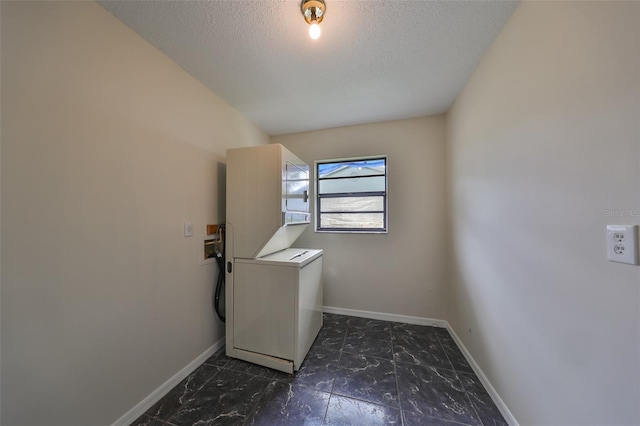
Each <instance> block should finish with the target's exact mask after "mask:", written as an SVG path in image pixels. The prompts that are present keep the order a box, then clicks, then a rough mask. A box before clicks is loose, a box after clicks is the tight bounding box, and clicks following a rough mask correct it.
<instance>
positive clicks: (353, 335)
mask: <svg viewBox="0 0 640 426" xmlns="http://www.w3.org/2000/svg"><path fill="white" fill-rule="evenodd" d="M342 351H343V352H351V353H359V354H362V355H371V356H377V357H379V358H386V359H393V351H392V350H391V332H390V331H389V330H386V331H385V330H383V331H376V330H372V331H370V330H367V329H357V328H355V329H352V328H351V327H349V329H348V330H347V335H346V337H345V340H344V345H343V346H342Z"/></svg>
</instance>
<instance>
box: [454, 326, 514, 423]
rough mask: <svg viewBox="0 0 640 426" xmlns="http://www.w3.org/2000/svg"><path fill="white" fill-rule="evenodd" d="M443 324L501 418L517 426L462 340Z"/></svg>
mask: <svg viewBox="0 0 640 426" xmlns="http://www.w3.org/2000/svg"><path fill="white" fill-rule="evenodd" d="M444 322H445V323H446V327H447V330H449V333H450V334H451V336H453V340H454V341H455V342H456V345H458V347H459V348H460V350H461V351H462V354H463V355H464V357H465V358H466V359H467V362H468V363H469V365H470V366H471V368H473V371H474V372H475V373H476V376H478V378H479V379H480V382H482V384H483V386H484V388H485V389H486V390H487V392H488V393H489V396H490V397H491V399H493V402H494V403H495V404H496V407H498V410H500V413H501V414H502V417H504V419H505V420H506V421H507V423H509V425H510V426H519V424H518V421H517V420H516V418H515V417H514V416H513V414H511V411H509V408H507V405H506V404H505V403H504V401H503V400H502V398H500V395H498V392H497V391H496V390H495V388H494V387H493V385H492V384H491V382H490V381H489V379H487V376H486V375H485V374H484V372H483V371H482V369H481V368H480V366H479V365H478V363H477V362H476V361H475V360H474V359H473V357H472V356H471V354H470V353H469V350H468V349H467V348H466V346H465V345H464V343H462V340H460V337H458V335H457V334H456V332H455V331H453V328H452V327H451V324H449V322H448V321H444Z"/></svg>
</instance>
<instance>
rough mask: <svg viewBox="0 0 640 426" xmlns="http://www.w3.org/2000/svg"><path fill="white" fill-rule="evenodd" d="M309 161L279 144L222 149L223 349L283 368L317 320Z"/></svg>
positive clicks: (304, 348)
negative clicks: (300, 245) (304, 244)
mask: <svg viewBox="0 0 640 426" xmlns="http://www.w3.org/2000/svg"><path fill="white" fill-rule="evenodd" d="M310 222H311V212H310V209H309V166H308V165H307V164H305V163H304V162H303V161H302V160H300V159H299V158H298V157H296V156H295V155H294V154H293V153H291V152H290V151H288V150H287V149H286V148H284V147H283V146H282V145H279V144H272V145H263V146H258V147H248V148H235V149H229V150H227V224H226V249H225V251H226V262H227V265H226V269H227V271H226V279H225V281H226V289H225V298H226V353H227V355H228V356H230V357H233V358H239V359H242V360H245V361H249V362H253V363H256V364H260V365H264V366H266V367H270V368H274V369H277V370H281V371H284V372H288V373H293V371H295V370H298V369H299V368H300V365H301V364H302V361H303V360H304V358H305V356H306V354H307V352H308V351H309V348H310V347H311V344H312V343H313V340H314V339H315V337H316V336H317V334H318V332H319V331H320V328H321V327H322V303H323V296H322V293H323V286H322V250H317V249H297V248H296V249H294V248H290V247H291V245H292V244H293V243H294V242H295V240H296V239H297V238H298V237H299V236H300V234H302V232H303V231H304V230H305V229H306V228H307V227H308V226H309V224H310Z"/></svg>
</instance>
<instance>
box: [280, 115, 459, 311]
mask: <svg viewBox="0 0 640 426" xmlns="http://www.w3.org/2000/svg"><path fill="white" fill-rule="evenodd" d="M271 142H272V143H281V144H283V145H285V146H286V147H287V148H289V149H290V150H291V151H292V152H293V153H295V154H296V155H298V156H299V157H300V158H302V159H303V160H305V161H306V162H308V163H309V164H311V165H312V164H313V162H314V161H316V160H325V159H335V158H345V157H358V156H370V155H387V156H388V191H389V199H388V201H389V233H388V234H364V235H359V234H338V233H316V232H314V231H313V229H312V228H310V229H308V230H306V231H305V232H304V233H303V234H302V236H301V237H300V239H299V240H298V241H297V242H296V243H295V245H296V246H298V247H311V248H322V249H324V250H325V254H324V288H325V292H324V297H325V299H324V304H325V306H332V307H339V308H348V309H359V310H366V311H375V312H383V313H392V314H401V315H411V316H419V317H430V318H444V317H445V314H446V279H447V277H446V272H447V270H446V266H445V264H446V259H447V250H446V248H445V229H444V223H445V195H444V190H445V185H444V177H445V168H444V159H445V146H444V117H443V116H438V117H428V118H427V117H423V118H417V119H412V120H400V121H390V122H384V123H375V124H366V125H360V126H349V127H340V128H335V129H328V130H320V131H315V132H308V133H298V134H292V135H285V136H277V137H272V138H271ZM312 207H313V204H312Z"/></svg>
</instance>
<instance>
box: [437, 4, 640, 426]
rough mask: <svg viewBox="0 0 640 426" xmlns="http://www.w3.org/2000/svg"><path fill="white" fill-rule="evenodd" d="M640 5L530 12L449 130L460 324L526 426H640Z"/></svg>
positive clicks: (469, 91) (483, 67)
mask: <svg viewBox="0 0 640 426" xmlns="http://www.w3.org/2000/svg"><path fill="white" fill-rule="evenodd" d="M639 17H640V4H639V3H638V2H523V3H521V4H520V6H519V7H518V9H517V10H516V11H515V13H514V14H513V16H512V17H511V20H510V21H509V22H508V23H507V25H506V27H505V28H504V30H503V31H502V33H501V34H500V35H499V36H498V38H497V39H496V41H495V44H494V45H493V47H492V48H491V50H490V51H489V52H488V54H487V55H486V56H485V58H484V59H483V61H482V62H481V64H480V65H479V67H478V68H477V69H476V71H475V73H474V74H473V76H472V78H471V79H470V81H469V82H468V84H467V87H466V88H465V89H464V91H463V92H462V93H461V95H460V96H459V98H458V99H457V101H456V102H455V105H454V107H453V109H452V110H451V111H450V113H449V114H448V116H447V133H448V146H449V148H448V164H449V178H450V196H451V206H452V223H453V241H454V243H453V256H454V260H455V266H454V274H453V279H452V309H451V315H450V317H449V321H450V322H451V324H453V326H454V328H455V330H456V332H457V333H458V334H459V335H460V337H461V338H462V340H463V341H464V343H465V345H466V346H467V348H468V349H469V350H470V352H471V353H472V355H473V356H474V358H475V359H476V360H477V361H478V363H479V364H480V366H481V367H482V369H483V370H484V372H485V373H486V374H487V375H488V377H489V379H490V381H491V382H492V384H493V385H494V386H495V388H496V389H497V391H498V392H499V394H500V395H501V396H502V398H503V399H504V400H505V402H506V404H507V405H508V407H509V408H510V409H511V411H512V413H513V414H514V415H515V417H516V419H517V420H518V421H519V422H520V424H523V425H526V424H538V425H543V424H546V425H588V424H594V425H598V424H600V425H602V424H609V425H613V424H616V425H623V424H625V425H632V424H634V425H637V424H640V413H639V410H640V408H639V407H640V405H639V404H638V401H640V361H639V360H640V353H639V348H640V305H639V300H640V297H639V296H640V293H639V290H640V268H639V267H638V266H630V265H623V264H616V263H611V262H608V261H607V259H606V249H605V226H606V225H607V224H616V223H621V224H638V223H639V220H640V218H639V217H638V216H637V214H635V215H633V214H632V215H624V216H621V217H607V216H606V214H605V211H606V210H607V209H617V210H620V211H623V210H625V209H633V210H635V211H636V212H637V209H639V208H640V198H639V192H640V191H639V189H640V187H639V185H640V162H639V157H640V155H639V154H640V151H639V148H640V127H639V126H640V124H639V123H640V81H639V80H640V67H639V62H640V57H639V47H640V46H639V40H640V33H639V26H640V25H639V22H640V21H639Z"/></svg>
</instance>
